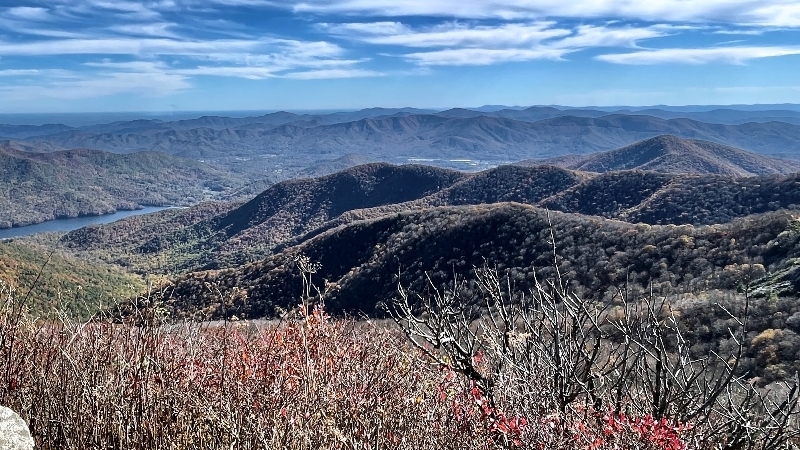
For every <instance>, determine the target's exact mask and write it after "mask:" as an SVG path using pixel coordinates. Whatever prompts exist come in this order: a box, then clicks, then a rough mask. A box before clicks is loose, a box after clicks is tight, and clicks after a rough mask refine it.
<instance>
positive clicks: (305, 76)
mask: <svg viewBox="0 0 800 450" xmlns="http://www.w3.org/2000/svg"><path fill="white" fill-rule="evenodd" d="M384 75H385V74H384V73H383V72H377V71H374V70H364V69H323V70H308V71H304V72H290V73H287V74H284V75H282V77H283V78H291V79H295V80H321V79H330V78H365V77H380V76H384Z"/></svg>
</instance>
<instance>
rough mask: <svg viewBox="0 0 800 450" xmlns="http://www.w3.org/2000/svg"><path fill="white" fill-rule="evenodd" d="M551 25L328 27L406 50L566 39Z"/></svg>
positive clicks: (522, 43)
mask: <svg viewBox="0 0 800 450" xmlns="http://www.w3.org/2000/svg"><path fill="white" fill-rule="evenodd" d="M552 25H553V23H552V22H543V23H530V24H527V23H508V24H502V25H497V26H481V25H477V26H476V25H470V24H460V23H446V24H442V25H437V26H435V27H431V28H428V29H426V30H422V31H418V30H413V29H411V28H410V27H407V26H405V25H403V24H400V23H397V22H378V23H372V24H364V23H346V24H338V25H330V24H329V25H327V26H325V28H326V29H327V30H329V31H330V32H332V33H334V34H338V35H342V36H349V37H351V38H353V39H357V40H360V41H363V42H367V43H370V44H381V45H400V46H406V47H452V46H465V47H487V46H488V47H508V46H520V45H531V44H537V43H539V42H542V41H544V40H546V39H551V38H555V37H563V36H567V35H569V34H570V33H571V31H570V30H569V29H564V28H551V27H552Z"/></svg>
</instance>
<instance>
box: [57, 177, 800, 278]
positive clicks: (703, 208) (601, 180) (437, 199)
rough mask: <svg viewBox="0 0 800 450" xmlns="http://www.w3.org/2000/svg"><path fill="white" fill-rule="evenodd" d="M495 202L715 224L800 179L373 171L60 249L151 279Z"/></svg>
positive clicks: (796, 200)
mask: <svg viewBox="0 0 800 450" xmlns="http://www.w3.org/2000/svg"><path fill="white" fill-rule="evenodd" d="M499 202H517V203H523V204H528V205H534V206H539V207H544V208H547V209H550V210H553V211H562V212H567V213H576V214H582V215H591V216H598V217H603V218H607V219H614V220H620V221H625V222H628V223H644V224H648V225H685V224H691V225H713V224H722V223H727V222H730V221H732V220H734V219H736V218H741V217H745V216H748V215H752V214H761V213H766V212H770V211H777V210H780V209H787V208H788V209H800V174H794V175H790V176H778V175H772V176H759V177H731V176H721V175H702V176H700V175H675V174H660V173H656V172H644V171H618V172H609V173H605V174H593V173H588V172H579V171H572V170H567V169H563V168H558V167H554V166H537V167H519V166H501V167H498V168H495V169H491V170H487V171H484V172H480V173H476V174H465V173H461V172H456V171H449V170H445V169H439V168H433V167H426V166H413V165H412V166H392V165H389V164H385V163H376V164H369V165H366V166H358V167H354V168H351V169H348V170H345V171H343V172H339V173H336V174H333V175H329V176H325V177H320V178H311V179H302V180H292V181H286V182H281V183H278V184H275V185H273V186H271V187H269V188H268V189H266V190H265V191H264V192H262V193H261V194H259V195H258V196H257V197H255V198H254V199H252V200H250V201H249V202H247V203H242V204H217V206H211V207H210V206H207V205H200V206H198V207H196V208H190V209H187V210H183V211H175V212H169V213H166V212H162V213H159V214H158V215H154V216H153V219H152V220H151V219H149V218H147V216H144V217H143V218H131V219H126V220H122V221H119V222H117V223H114V224H109V225H103V226H94V227H87V228H83V229H81V230H76V231H73V232H70V233H68V234H66V235H65V236H64V237H63V238H62V240H61V243H60V244H59V246H60V248H62V249H63V250H64V251H66V252H68V253H73V254H80V255H83V257H86V258H96V259H99V260H100V261H104V262H115V261H119V260H125V261H127V262H126V266H129V267H130V268H131V269H132V270H136V271H140V272H143V273H149V272H154V271H155V272H159V273H182V272H185V271H187V270H197V269H200V268H225V267H234V266H237V265H240V264H244V263H248V262H253V261H256V260H258V259H261V258H264V257H266V256H268V255H270V254H272V253H274V252H277V251H281V250H282V249H285V248H287V247H290V246H293V245H298V244H300V243H302V242H305V241H307V240H309V239H312V238H314V237H315V236H318V235H321V234H323V233H325V232H327V231H329V230H331V229H334V228H337V227H340V226H345V225H348V224H350V223H354V222H357V221H363V220H372V219H377V218H379V217H383V216H386V215H389V214H397V213H401V212H404V211H417V210H423V209H429V208H434V207H444V206H459V205H473V206H476V205H481V204H495V203H499ZM114 236H124V237H125V238H123V239H117V238H114ZM110 249H113V251H111V250H110ZM152 261H158V265H157V266H154V264H153V263H152Z"/></svg>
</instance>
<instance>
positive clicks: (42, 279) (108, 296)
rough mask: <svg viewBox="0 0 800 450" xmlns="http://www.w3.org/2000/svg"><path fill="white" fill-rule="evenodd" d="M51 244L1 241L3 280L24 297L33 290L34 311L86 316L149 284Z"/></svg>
mask: <svg viewBox="0 0 800 450" xmlns="http://www.w3.org/2000/svg"><path fill="white" fill-rule="evenodd" d="M50 248H51V247H50ZM50 248H49V247H44V246H38V245H31V244H21V243H16V242H2V241H0V284H5V285H6V286H10V287H11V288H14V289H16V290H17V294H16V295H18V296H20V297H22V296H24V295H26V294H27V293H28V291H30V294H29V296H28V297H27V299H28V302H27V305H28V306H29V308H30V310H31V312H32V313H33V314H36V315H42V314H52V313H53V312H55V311H57V310H61V311H64V312H68V313H71V314H75V315H76V316H79V317H86V316H87V314H91V313H93V312H95V311H97V310H98V309H99V308H100V306H101V304H102V305H105V306H108V305H112V304H115V303H116V302H117V301H119V300H121V299H124V298H128V297H131V296H133V295H136V294H139V293H141V292H142V290H143V289H144V288H145V284H144V282H143V280H142V278H141V277H138V276H135V275H131V274H127V273H125V272H123V271H122V270H120V268H119V267H117V266H114V265H108V264H96V263H87V262H85V261H82V260H79V259H76V258H72V257H67V256H64V255H62V254H60V253H58V252H52V251H51V250H50ZM40 272H41V275H40Z"/></svg>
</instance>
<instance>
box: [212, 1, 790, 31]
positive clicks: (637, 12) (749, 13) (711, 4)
mask: <svg viewBox="0 0 800 450" xmlns="http://www.w3.org/2000/svg"><path fill="white" fill-rule="evenodd" d="M227 2H228V3H230V2H234V3H236V0H227ZM249 3H251V4H252V3H253V2H252V1H250V2H249ZM260 3H262V4H264V3H266V2H263V1H262V2H260ZM281 4H284V5H286V6H288V7H291V8H293V10H295V11H298V12H312V13H339V14H355V15H358V14H362V15H369V16H383V17H392V16H394V17H400V16H436V17H457V18H477V19H479V18H499V19H504V20H519V19H543V18H573V19H608V18H617V19H622V20H643V21H649V22H653V21H658V22H663V21H669V22H690V23H708V22H710V23H735V24H753V25H768V26H785V27H800V4H798V3H797V2H795V1H792V0H762V1H754V0H703V1H686V0H648V1H641V0H575V1H562V0H481V1H463V0H426V1H418V0H300V1H296V2H281Z"/></svg>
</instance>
